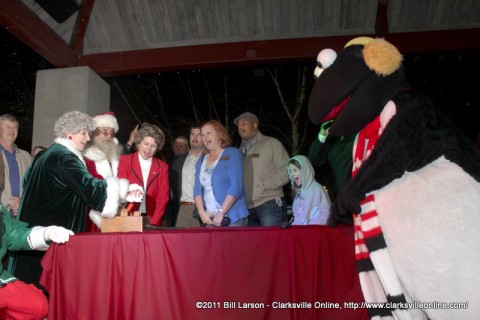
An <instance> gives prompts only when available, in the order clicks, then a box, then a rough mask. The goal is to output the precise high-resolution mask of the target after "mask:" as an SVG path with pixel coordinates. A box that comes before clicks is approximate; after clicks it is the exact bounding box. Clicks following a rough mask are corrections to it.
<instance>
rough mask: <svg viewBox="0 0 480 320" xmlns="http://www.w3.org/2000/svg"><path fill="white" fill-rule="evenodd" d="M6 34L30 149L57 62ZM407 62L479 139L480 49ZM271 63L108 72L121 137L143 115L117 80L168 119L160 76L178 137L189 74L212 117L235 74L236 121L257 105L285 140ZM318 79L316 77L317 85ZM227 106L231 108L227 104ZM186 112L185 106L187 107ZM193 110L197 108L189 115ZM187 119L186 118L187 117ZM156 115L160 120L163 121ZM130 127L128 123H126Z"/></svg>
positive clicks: (15, 100)
mask: <svg viewBox="0 0 480 320" xmlns="http://www.w3.org/2000/svg"><path fill="white" fill-rule="evenodd" d="M0 40H1V45H0V64H1V65H0V66H1V70H2V72H1V76H0V113H1V114H3V113H5V112H9V113H12V114H14V115H15V116H17V117H18V118H19V121H20V126H21V128H20V134H19V138H18V139H17V143H18V145H19V146H20V147H21V148H23V149H26V150H30V147H31V146H30V144H31V142H30V137H31V132H32V120H33V101H34V92H35V75H36V71H37V70H41V69H48V68H52V66H51V65H50V64H49V63H48V62H47V61H45V60H44V59H43V58H42V57H40V56H39V55H38V54H36V53H35V52H33V51H32V50H31V49H30V48H28V47H27V46H26V45H24V44H23V43H21V42H20V41H19V40H18V39H16V38H15V37H13V36H12V35H11V34H10V33H8V32H7V31H5V30H4V29H3V28H1V30H0ZM314 63H315V62H314V61H312V64H311V65H308V67H309V68H311V70H313V68H314ZM404 64H405V68H406V73H407V78H408V81H409V83H410V85H411V87H412V88H417V89H420V90H423V91H424V92H425V93H427V95H429V96H430V97H431V98H432V100H433V101H434V102H435V103H436V104H437V106H438V107H439V108H440V109H441V110H442V111H443V112H444V113H445V114H447V115H448V116H449V117H450V118H451V119H452V121H453V122H454V123H455V124H457V126H459V127H460V128H461V129H462V130H463V131H464V132H465V133H466V134H467V136H468V137H469V138H470V139H472V140H475V139H476V137H477V136H478V135H479V133H480V117H479V116H478V114H479V112H478V109H479V104H480V101H479V97H478V91H480V79H479V74H480V52H479V51H462V52H439V53H430V54H406V55H405V61H404ZM265 67H268V66H258V67H248V68H230V69H210V70H196V71H182V72H179V73H176V72H174V73H162V74H160V75H159V74H155V75H148V74H145V75H136V76H129V77H119V78H106V79H105V80H106V81H107V82H108V83H110V85H111V88H112V89H111V92H112V96H111V104H112V109H113V110H114V111H115V112H117V117H119V119H120V127H121V132H120V133H119V138H120V140H121V141H123V140H124V139H126V135H127V134H128V132H129V130H130V128H133V126H134V125H135V119H134V117H133V116H132V113H131V111H130V109H129V108H128V106H127V105H126V104H125V101H124V99H123V98H122V96H121V95H120V94H119V90H117V89H116V85H115V84H114V82H113V81H114V80H115V81H116V82H117V83H118V84H119V85H120V87H121V88H122V91H123V93H126V94H127V95H128V100H129V102H130V104H131V105H132V106H133V108H135V110H136V111H137V113H138V115H140V116H141V118H142V119H140V120H141V121H149V118H150V117H152V115H153V116H154V117H155V118H157V117H158V119H159V121H162V117H161V115H159V108H158V105H159V102H158V99H157V98H156V97H153V98H152V97H150V96H151V95H152V93H151V92H153V91H154V89H152V88H153V87H152V83H153V81H154V80H155V81H156V83H157V85H158V87H159V88H160V92H161V96H162V99H163V100H162V102H163V103H164V105H165V106H166V110H167V114H168V118H169V119H170V120H168V122H171V123H170V124H169V125H171V126H173V129H172V132H171V135H172V136H175V135H178V134H185V133H186V132H185V131H186V130H187V128H188V123H189V122H191V121H192V120H191V119H192V118H193V113H192V112H191V107H190V105H189V102H188V100H185V91H184V89H183V87H182V86H183V85H184V84H185V81H184V80H185V79H186V78H187V77H188V78H189V79H190V80H191V81H192V82H191V84H192V87H193V92H194V98H195V100H196V101H195V103H196V104H197V105H198V106H199V107H200V108H201V109H202V110H204V111H203V114H204V117H205V118H209V117H210V113H209V111H208V110H209V103H210V105H211V104H212V103H213V104H215V105H217V106H222V104H223V103H224V100H223V98H224V91H223V80H224V79H225V75H227V82H228V84H229V97H228V100H229V104H230V105H231V106H232V110H231V112H230V117H231V119H230V121H233V118H234V117H235V116H236V115H237V114H239V113H240V112H241V111H243V110H250V111H255V112H257V113H259V116H260V118H261V119H265V121H264V122H265V123H264V126H263V127H264V130H266V131H267V133H268V134H270V135H274V136H277V137H278V138H280V140H282V137H281V135H282V133H281V132H280V131H281V125H282V124H281V123H279V119H278V112H277V110H278V109H274V108H279V106H278V96H277V95H276V92H275V89H274V87H273V86H272V83H271V80H270V79H269V78H268V76H267V75H266V73H265V70H266V69H265ZM270 67H271V66H270ZM277 68H279V69H278V70H280V71H279V72H280V73H281V76H282V79H283V83H282V85H284V86H285V87H284V88H286V94H287V95H288V92H289V91H292V92H291V94H290V95H291V96H293V95H295V94H296V89H295V88H289V85H290V86H291V85H292V84H293V85H294V84H295V81H296V80H295V75H296V72H297V70H298V65H283V66H277ZM204 79H207V81H208V84H209V88H210V90H211V92H212V94H213V97H211V100H209V99H208V96H207V95H206V94H205V92H206V90H205V82H204ZM182 80H183V82H182ZM312 81H313V80H312ZM312 81H310V80H309V86H310V88H311V83H312ZM308 93H309V91H308V92H307V94H308ZM181 99H183V100H181ZM151 105H156V108H154V110H150V111H145V110H147V109H151V107H149V106H151ZM182 108H186V109H182ZM220 109H222V110H223V108H220ZM142 110H144V111H142ZM186 110H189V111H186ZM178 111H180V113H179V114H178ZM187 112H188V113H190V114H189V115H187V114H186V113H187ZM305 117H306V115H305ZM182 119H183V120H184V121H181V120H182ZM175 121H180V122H178V123H177V122H175ZM149 122H153V123H155V121H149ZM276 123H279V126H275V125H274V124H276ZM308 126H311V128H310V129H309V130H311V131H312V132H314V131H316V130H317V128H315V127H314V126H313V125H311V124H310V125H308ZM122 128H126V129H123V130H122ZM231 131H232V136H233V138H234V141H235V138H238V137H235V133H234V132H233V131H234V128H231ZM313 136H314V135H313ZM310 138H311V139H313V138H314V137H308V138H307V139H306V140H305V145H306V147H308V144H309V143H310V141H311V139H310Z"/></svg>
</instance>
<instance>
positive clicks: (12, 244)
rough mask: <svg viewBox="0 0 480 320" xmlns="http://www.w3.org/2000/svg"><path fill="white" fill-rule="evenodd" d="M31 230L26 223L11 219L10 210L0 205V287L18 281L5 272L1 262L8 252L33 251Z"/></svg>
mask: <svg viewBox="0 0 480 320" xmlns="http://www.w3.org/2000/svg"><path fill="white" fill-rule="evenodd" d="M30 231H31V229H30V228H28V227H27V224H26V223H25V222H21V221H18V220H15V219H13V218H11V216H10V213H9V212H8V210H7V209H6V208H5V207H3V206H1V205H0V237H1V238H0V239H1V240H0V241H1V242H0V287H3V286H4V285H5V284H7V283H10V282H12V281H15V280H17V279H16V278H15V277H14V276H12V275H11V274H10V273H9V272H7V271H6V270H3V265H2V262H1V260H2V259H3V257H4V256H5V253H6V252H7V250H11V251H14V250H30V249H32V248H31V247H30V245H29V242H28V240H27V238H28V235H29V234H30Z"/></svg>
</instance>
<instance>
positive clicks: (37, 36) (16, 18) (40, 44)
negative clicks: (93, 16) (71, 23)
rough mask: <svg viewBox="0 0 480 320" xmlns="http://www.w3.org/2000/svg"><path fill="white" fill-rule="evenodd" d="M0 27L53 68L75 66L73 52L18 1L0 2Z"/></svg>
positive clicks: (75, 61)
mask: <svg viewBox="0 0 480 320" xmlns="http://www.w3.org/2000/svg"><path fill="white" fill-rule="evenodd" d="M0 25H2V26H3V27H5V29H7V30H8V31H9V32H11V33H13V34H14V35H15V36H16V37H17V38H18V39H20V40H21V41H23V42H24V43H25V44H26V45H28V46H29V47H30V48H32V49H33V50H34V51H36V52H38V53H39V54H40V55H41V56H43V57H44V58H45V59H46V60H47V61H48V62H50V63H51V64H53V65H54V66H55V67H73V66H76V65H77V62H78V55H77V54H76V53H75V51H73V50H72V48H70V47H69V46H68V44H67V43H66V42H65V41H64V40H63V39H62V38H61V37H60V36H58V35H57V34H56V33H55V32H54V31H53V30H52V29H51V28H50V27H49V26H48V25H47V24H46V23H44V22H43V21H42V20H41V19H39V18H38V16H37V15H36V14H35V13H33V12H32V11H31V10H30V9H29V8H28V7H27V6H26V5H25V4H23V3H22V2H21V1H20V0H8V1H0Z"/></svg>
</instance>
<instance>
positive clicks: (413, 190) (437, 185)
mask: <svg viewBox="0 0 480 320" xmlns="http://www.w3.org/2000/svg"><path fill="white" fill-rule="evenodd" d="M373 194H374V195H375V199H376V201H375V204H376V209H377V212H378V216H379V221H380V225H381V228H382V230H383V234H384V237H385V241H386V243H387V247H388V251H389V252H390V256H391V259H392V261H393V265H394V267H395V271H396V273H397V274H398V277H399V279H400V281H401V282H402V284H403V285H404V287H405V290H406V294H407V300H410V301H420V302H441V303H443V302H445V303H465V302H468V308H467V309H424V310H422V311H424V312H425V313H426V314H427V315H428V317H429V318H430V319H479V317H480V272H479V271H478V268H479V267H480V183H478V182H477V181H476V180H474V179H473V178H472V177H471V176H469V175H468V174H467V173H466V172H465V171H463V170H462V168H461V167H459V166H458V165H457V164H455V163H453V162H450V161H448V160H447V159H445V158H444V157H443V156H442V157H440V158H438V159H437V160H435V161H434V162H432V163H430V164H428V165H427V166H425V167H424V168H422V169H420V170H418V171H415V172H406V173H405V174H404V175H403V176H402V177H401V178H399V179H396V180H394V181H392V182H391V183H390V184H388V185H387V186H385V187H384V188H382V189H380V190H377V191H374V192H373ZM411 311H412V313H413V315H414V316H415V314H416V315H417V316H420V313H418V311H419V310H416V311H413V310H411Z"/></svg>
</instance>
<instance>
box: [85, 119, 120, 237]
mask: <svg viewBox="0 0 480 320" xmlns="http://www.w3.org/2000/svg"><path fill="white" fill-rule="evenodd" d="M93 121H94V122H95V127H96V128H95V131H94V132H93V135H92V140H90V141H89V142H88V143H87V146H86V147H85V149H84V150H83V157H84V159H85V164H86V166H87V169H88V171H89V172H90V174H91V175H92V176H93V177H95V178H97V179H101V180H104V179H106V178H108V177H116V176H117V169H118V161H119V158H120V155H121V154H122V151H123V147H122V146H121V145H119V143H118V140H117V138H115V135H116V134H117V132H118V122H117V118H115V114H114V113H113V112H105V113H101V114H98V115H96V116H94V117H93ZM92 222H93V223H92ZM100 224H101V216H100V212H98V211H95V210H90V213H89V218H87V221H86V225H85V231H91V232H98V231H99V230H98V228H97V227H100Z"/></svg>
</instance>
